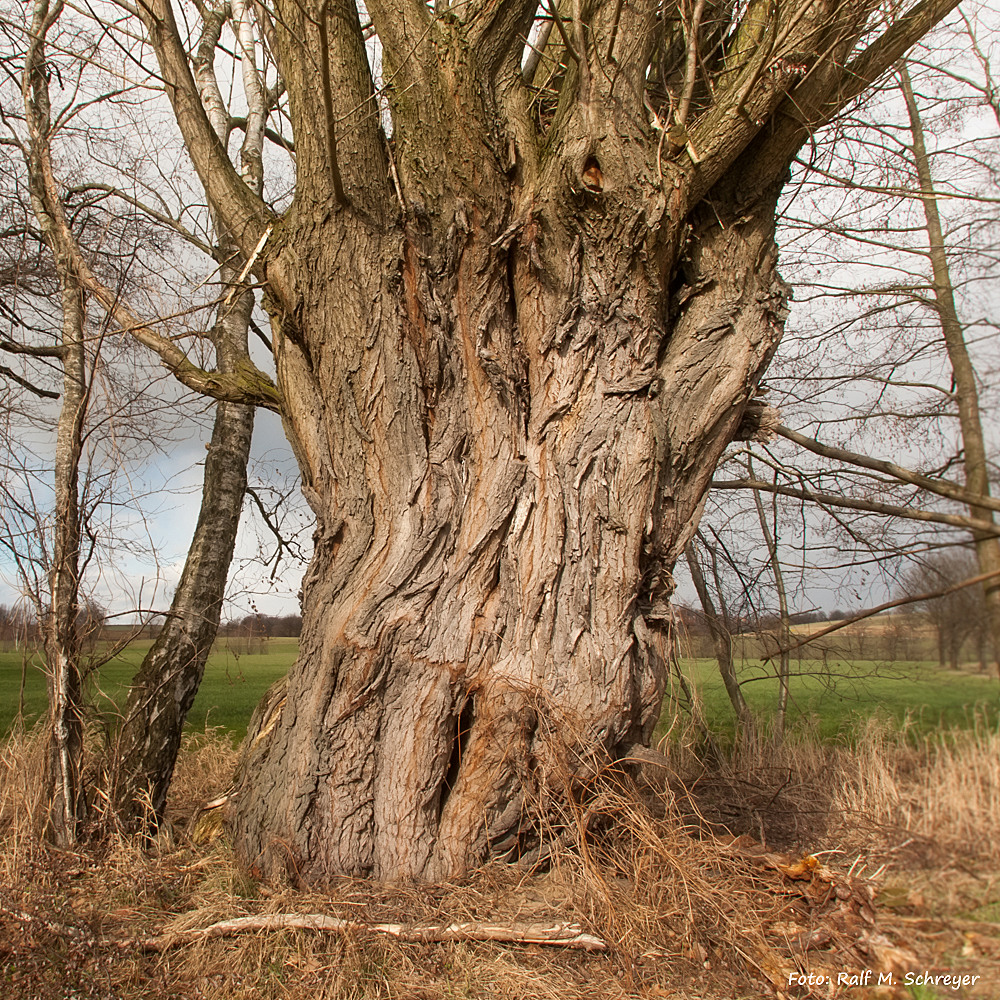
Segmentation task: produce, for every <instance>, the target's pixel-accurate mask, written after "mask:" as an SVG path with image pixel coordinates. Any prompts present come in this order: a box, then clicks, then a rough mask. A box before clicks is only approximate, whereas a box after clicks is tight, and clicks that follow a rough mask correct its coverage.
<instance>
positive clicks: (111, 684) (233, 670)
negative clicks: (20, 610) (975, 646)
mask: <svg viewBox="0 0 1000 1000" xmlns="http://www.w3.org/2000/svg"><path fill="white" fill-rule="evenodd" d="M148 648H149V642H148V641H146V642H137V643H135V644H134V645H133V646H131V647H130V648H129V649H128V650H127V651H126V652H124V653H123V654H121V655H120V656H118V657H116V658H115V659H113V660H111V661H110V662H108V663H106V664H105V665H104V666H103V667H101V669H100V671H99V672H98V673H97V674H95V675H92V677H91V678H90V681H89V683H90V688H91V691H92V694H93V699H92V700H93V703H94V704H95V706H96V708H95V711H100V710H107V709H108V708H109V703H110V702H117V701H118V699H120V698H121V697H122V696H123V693H124V691H125V688H126V685H127V684H128V682H129V679H130V678H131V676H132V674H133V673H134V671H135V668H136V666H137V665H138V663H139V662H140V660H141V659H142V656H143V654H144V653H145V652H146V650H147V649H148ZM297 650H298V641H297V640H296V639H271V640H269V641H268V644H267V650H266V651H265V652H263V653H254V654H248V653H243V654H242V655H235V654H234V653H233V652H232V651H231V650H230V649H228V647H227V642H226V640H221V641H220V642H219V643H218V644H217V646H216V650H215V652H214V653H213V654H212V656H211V657H210V659H209V662H208V665H207V667H206V669H205V680H204V682H203V683H202V686H201V690H200V691H199V692H198V697H197V699H196V701H195V704H194V708H193V709H192V711H191V715H190V718H189V720H188V726H189V727H190V728H192V729H195V730H201V729H204V728H205V727H206V725H207V726H221V727H222V728H224V729H226V730H228V731H229V732H231V733H232V734H233V737H234V739H239V738H242V736H243V735H244V733H245V732H246V727H247V723H248V722H249V720H250V715H251V713H252V712H253V709H254V707H255V706H256V704H257V702H258V701H259V700H260V698H261V696H262V695H263V693H264V692H265V691H266V690H267V688H268V687H269V686H270V685H271V684H272V683H273V682H274V681H275V680H277V679H278V678H279V677H281V676H282V675H283V674H284V673H286V672H287V670H288V668H289V667H290V666H291V665H292V662H293V661H294V659H295V654H296V652H297ZM39 662H40V661H39V660H38V659H37V657H36V658H34V659H33V660H32V661H31V662H29V664H28V669H27V671H26V674H25V691H24V719H25V723H26V725H29V726H30V725H31V724H32V723H33V722H34V721H35V720H36V719H37V718H38V717H39V716H40V715H41V714H42V712H44V710H45V678H44V675H43V674H42V672H41V669H40V668H39ZM21 666H22V657H21V654H20V653H17V652H0V733H5V732H7V731H8V730H9V728H10V726H11V724H12V722H13V721H14V719H15V717H16V715H17V711H18V700H19V688H20V681H21ZM683 668H684V670H685V672H686V674H687V676H688V678H689V680H690V681H691V684H692V686H693V688H694V690H695V691H696V692H697V697H698V699H699V701H700V703H701V706H702V710H703V712H704V715H705V718H706V720H707V721H708V723H709V724H710V725H711V727H712V728H713V730H716V731H718V732H719V733H720V734H722V735H723V736H725V734H726V733H727V732H730V733H731V732H732V728H733V713H732V710H731V708H730V707H729V702H728V700H727V698H726V693H725V689H724V688H723V686H722V682H721V681H720V679H719V675H718V670H717V668H716V665H715V661H714V660H708V659H699V660H687V661H684V663H683ZM792 671H793V674H796V675H800V676H793V678H792V686H791V704H790V711H789V723H790V725H793V726H794V725H795V724H796V723H797V722H798V721H801V720H805V722H806V723H808V724H809V725H811V726H814V727H815V728H816V730H817V732H818V734H819V735H820V736H821V737H823V738H824V739H831V738H834V737H837V736H838V735H842V734H845V733H849V732H850V731H851V730H852V729H853V728H854V727H855V725H856V724H857V721H858V720H859V719H863V718H867V717H869V716H871V715H874V714H876V713H878V714H881V715H884V716H886V717H888V718H891V719H894V720H896V721H897V722H900V721H902V720H903V719H904V718H907V717H910V718H911V719H912V721H913V723H914V726H915V728H916V729H917V731H919V732H928V731H932V730H934V729H937V728H940V727H951V726H959V727H961V726H963V725H966V724H969V723H970V720H971V719H972V717H973V715H974V714H976V713H979V715H980V716H983V715H985V716H986V718H987V719H989V720H992V721H995V720H996V719H997V718H998V716H1000V683H998V681H997V679H996V678H995V677H986V676H983V675H980V674H973V673H969V672H965V671H962V672H952V671H949V670H940V669H939V668H938V667H937V666H936V665H933V664H930V663H925V662H902V663H894V664H889V665H886V664H878V663H875V662H873V661H870V660H858V661H853V662H850V663H848V662H846V661H836V662H835V661H833V660H830V661H829V662H828V663H827V664H826V666H825V667H824V666H823V665H822V664H821V663H820V662H819V661H811V660H804V661H803V662H802V663H801V664H798V663H794V662H793V664H792ZM740 677H741V679H744V680H747V683H746V684H745V686H744V692H745V694H746V697H747V699H748V701H749V702H750V704H751V706H752V707H753V708H754V709H755V710H756V711H758V712H761V713H762V714H764V715H766V714H767V713H768V711H769V710H770V708H771V707H772V706H773V705H774V703H775V698H776V693H777V685H776V682H775V681H774V678H773V677H766V676H765V674H764V668H762V667H761V666H760V663H759V661H748V662H746V663H745V664H744V666H743V669H742V671H741V674H740ZM758 677H759V678H760V679H753V678H758ZM667 710H668V711H669V707H668V709H667Z"/></svg>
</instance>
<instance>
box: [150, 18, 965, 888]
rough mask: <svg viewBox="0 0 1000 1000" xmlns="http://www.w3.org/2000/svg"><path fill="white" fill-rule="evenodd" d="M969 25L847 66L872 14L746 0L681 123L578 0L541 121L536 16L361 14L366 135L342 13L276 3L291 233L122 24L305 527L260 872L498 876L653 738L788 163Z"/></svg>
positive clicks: (918, 27) (760, 297)
mask: <svg viewBox="0 0 1000 1000" xmlns="http://www.w3.org/2000/svg"><path fill="white" fill-rule="evenodd" d="M954 2H955V0H928V3H927V4H925V5H924V6H922V7H921V8H920V10H919V11H918V12H917V14H916V15H914V16H913V17H909V18H908V19H906V20H905V22H904V21H901V22H900V26H899V27H896V26H894V27H893V29H892V30H891V31H889V32H886V33H885V35H884V36H880V38H879V39H878V41H877V44H874V45H872V46H870V47H869V49H868V50H866V51H865V52H862V53H861V54H859V55H857V56H855V57H854V58H853V61H852V54H853V53H854V50H855V44H856V42H857V41H858V39H859V38H860V36H861V34H862V32H863V31H864V30H865V25H866V22H867V19H868V16H869V12H870V9H871V8H870V6H869V5H866V4H860V5H857V6H850V5H847V6H845V5H842V4H837V3H834V2H821V3H818V4H808V5H805V6H802V7H797V6H792V7H789V8H788V9H787V10H786V9H784V8H780V9H779V8H773V6H771V7H769V6H768V5H766V4H757V3H755V4H752V5H751V6H750V7H749V8H747V13H746V16H745V18H743V20H742V21H741V23H740V24H739V25H738V26H736V25H733V27H732V30H731V31H729V29H726V28H722V29H719V30H721V31H723V33H726V32H728V34H727V37H726V38H725V44H721V39H720V38H719V36H718V35H711V33H710V32H709V31H708V29H706V30H705V33H704V36H703V38H702V41H703V43H704V45H703V52H702V54H701V55H702V58H701V59H699V58H698V55H699V52H698V31H699V29H698V26H697V25H696V24H694V23H693V22H692V23H691V24H685V26H684V28H685V30H686V31H687V32H688V33H689V34H690V36H691V37H692V38H693V40H694V41H693V43H692V44H691V45H689V46H686V47H682V48H681V49H680V51H681V52H682V53H683V52H684V51H685V49H687V50H689V51H690V52H691V55H690V56H689V57H688V58H687V69H686V71H685V70H682V71H681V72H682V75H683V77H684V83H683V96H682V101H681V103H680V104H677V105H675V104H673V98H668V96H667V95H666V93H664V92H662V91H661V92H660V93H659V94H656V93H652V90H651V88H652V87H653V86H654V82H655V80H657V79H660V78H662V80H663V81H664V84H663V85H664V86H667V87H669V86H674V87H675V89H676V88H677V85H678V83H679V81H678V79H677V74H676V71H675V69H672V68H671V65H670V63H671V60H672V59H673V56H672V55H671V52H672V51H673V50H674V48H675V46H674V45H673V43H674V42H679V41H680V40H681V39H682V35H683V32H682V30H681V28H680V26H678V25H677V24H676V23H674V22H673V21H671V20H670V19H668V18H666V17H661V9H660V6H659V5H658V4H656V3H648V2H645V0H625V2H624V3H613V2H608V3H593V4H591V3H579V2H573V3H568V4H567V7H568V8H570V9H571V10H569V11H568V12H567V13H568V14H571V15H572V21H571V23H570V22H568V23H567V24H566V25H562V18H561V17H560V24H561V27H560V31H559V35H560V38H561V45H562V48H561V50H560V51H561V53H562V55H563V56H565V57H566V58H565V59H563V70H561V71H559V72H558V73H557V74H556V77H557V84H554V85H558V95H557V98H556V99H555V100H554V101H549V100H548V98H547V97H545V103H546V107H545V109H544V110H539V107H538V102H537V100H536V99H537V98H540V97H542V96H543V95H539V94H535V93H532V92H531V91H530V90H529V88H528V87H527V86H526V85H525V83H524V80H523V77H522V67H521V56H522V52H523V47H524V39H525V37H526V36H527V35H528V32H529V31H530V29H531V25H532V23H533V21H534V18H535V14H536V11H537V9H538V6H537V3H536V2H535V0H500V2H493V0H483V2H477V3H472V4H469V5H463V6H460V7H453V8H451V9H449V10H448V11H447V12H441V13H440V14H435V13H434V12H433V11H431V10H430V9H429V8H428V7H427V5H426V4H424V3H423V2H422V0H368V2H367V3H366V5H365V7H366V11H367V13H368V14H369V15H370V16H371V18H372V22H373V25H374V28H375V30H376V32H377V34H378V39H379V43H380V51H381V53H382V65H381V76H382V78H383V79H384V80H385V81H386V87H387V100H388V103H389V108H390V112H391V119H392V139H391V140H387V139H386V136H385V135H384V133H383V131H382V127H381V126H382V121H383V119H384V109H383V108H381V107H380V106H379V105H378V104H377V102H376V101H375V99H374V96H373V86H372V76H371V71H370V67H369V63H368V55H367V52H366V48H365V39H364V36H363V32H362V30H361V25H360V22H359V19H358V14H357V7H356V5H355V4H354V3H353V2H351V0H275V3H274V4H273V11H274V20H273V23H272V21H271V20H270V18H269V16H267V15H266V14H265V15H263V17H264V26H265V29H266V31H265V34H266V36H267V41H268V45H269V46H270V47H271V52H272V55H273V58H274V62H275V65H276V66H277V67H278V69H279V71H280V74H281V78H282V84H283V86H284V88H285V92H286V93H287V95H288V113H289V118H290V121H291V125H292V130H293V134H294V146H295V169H296V187H295V196H294V199H293V201H292V203H291V206H290V207H289V208H288V209H287V210H286V211H285V212H284V213H283V214H281V215H280V216H279V215H277V214H276V213H275V212H274V211H273V209H272V208H271V207H270V206H269V205H267V204H265V203H263V202H262V201H261V199H259V198H258V197H255V196H254V195H253V194H252V192H250V191H249V189H248V188H247V186H246V185H245V184H243V183H241V180H240V178H239V176H238V175H237V173H236V171H235V170H234V169H233V167H232V165H231V163H230V162H229V160H228V157H227V153H226V148H225V145H224V144H223V143H221V142H219V141H218V140H217V138H216V137H215V136H214V135H213V134H212V132H211V129H210V127H209V125H208V122H207V119H206V117H205V115H204V112H203V109H202V107H201V104H200V101H199V100H198V94H197V89H196V87H195V85H194V82H193V79H192V77H191V74H190V69H189V62H188V55H187V52H186V51H185V49H184V45H183V43H182V41H181V37H182V36H181V32H180V31H179V29H178V27H177V24H176V23H175V20H174V16H173V11H172V9H171V5H170V3H169V2H168V0H149V2H148V3H146V4H144V5H143V8H142V9H143V12H144V13H143V17H144V20H145V24H146V29H147V31H148V35H149V39H150V42H151V44H152V45H153V47H154V49H155V51H156V53H157V57H158V59H159V64H160V70H161V73H162V75H163V78H164V79H165V81H166V83H167V87H166V90H167V94H168V96H169V98H170V100H171V101H172V102H173V107H174V111H175V114H176V117H177V121H178V124H179V126H180V128H181V131H182V133H183V135H184V138H185V142H186V144H187V146H188V149H189V150H190V152H191V154H192V159H193V162H194V164H195V167H196V169H197V170H198V173H199V177H200V178H201V180H202V183H203V185H204V187H205V190H206V193H207V195H208V199H209V201H210V203H211V204H213V205H214V206H216V208H217V209H218V210H219V212H220V213H221V214H222V215H223V216H224V217H225V219H226V220H227V221H228V225H229V228H230V232H231V233H232V234H233V238H234V239H235V240H236V241H237V242H238V243H239V244H240V246H241V249H242V250H243V252H244V254H245V255H246V256H247V258H248V259H252V260H254V261H255V262H256V263H255V264H254V267H255V274H256V275H257V276H258V277H259V278H260V280H262V281H263V282H265V283H266V288H267V292H266V294H267V303H266V304H267V308H268V310H269V313H270V316H271V326H272V334H273V340H274V354H275V361H276V368H277V380H278V387H279V389H280V395H281V408H282V413H283V416H284V420H285V424H286V429H287V432H288V436H289V439H290V440H291V441H292V443H293V447H294V448H295V451H296V454H297V457H298V460H299V464H300V467H301V469H302V476H303V489H304V492H305V495H306V497H307V498H308V499H309V502H310V504H311V505H312V507H313V510H314V511H315V514H316V535H315V554H314V558H313V562H312V565H311V567H310V569H309V572H308V574H307V576H306V579H305V581H304V584H303V604H304V608H303V619H304V621H303V633H302V638H301V646H300V656H299V659H298V661H297V663H296V665H295V667H294V668H293V670H292V671H291V674H290V675H289V678H288V682H287V691H286V695H285V698H284V700H283V701H282V702H281V703H280V705H278V706H275V707H274V711H273V712H271V713H270V714H269V715H268V716H267V718H266V719H264V720H263V724H262V729H261V732H260V733H259V734H257V737H256V738H255V739H253V740H251V741H249V743H248V749H247V753H246V757H245V759H244V761H243V769H242V772H241V775H242V776H241V779H240V781H239V782H238V786H237V790H236V791H237V798H236V802H235V815H234V817H233V822H232V827H233V833H234V836H235V841H236V844H237V847H238V849H239V851H240V852H241V854H242V855H243V857H244V858H245V859H246V861H247V862H248V863H250V864H251V865H254V866H256V867H258V868H260V869H261V870H262V871H264V872H275V871H276V870H287V871H290V872H293V873H295V874H296V875H298V876H300V877H304V878H306V879H318V878H322V877H324V876H326V875H332V874H335V873H342V872H349V873H355V874H374V875H375V876H377V877H380V878H439V877H442V876H447V875H451V874H454V873H457V872H460V871H462V870H463V869H465V868H467V867H468V866H470V865H474V864H477V863H479V862H480V861H482V860H483V859H484V858H486V857H488V856H491V855H492V856H508V857H516V856H518V855H519V854H520V853H521V852H522V851H528V850H531V849H533V848H534V847H535V845H536V842H537V839H538V828H539V827H541V826H543V825H544V824H545V823H546V822H548V821H549V820H550V819H551V813H550V810H549V809H548V806H547V803H549V804H551V803H555V802H557V801H558V800H560V799H562V800H565V799H566V798H572V797H576V796H581V795H583V794H584V790H585V789H586V787H587V785H588V783H589V782H590V779H591V778H592V777H593V775H594V774H595V772H596V771H597V770H598V769H599V768H601V767H602V766H603V765H604V764H606V762H608V761H611V760H615V759H616V758H618V757H619V756H620V755H623V754H625V753H626V752H627V751H628V750H629V749H630V748H631V746H632V745H633V744H634V743H635V742H636V741H641V740H644V739H646V738H647V737H648V735H649V734H650V732H651V730H652V727H653V726H654V724H655V722H656V719H657V716H658V713H659V709H660V700H661V695H662V691H663V686H664V679H665V673H666V666H665V649H666V648H667V645H668V643H667V638H666V637H665V635H664V628H665V622H666V620H667V601H668V599H669V595H670V592H671V590H672V588H673V581H672V577H671V569H672V567H673V564H674V561H675V559H676V558H677V556H678V555H679V554H680V553H681V552H682V551H683V548H684V545H685V543H686V542H687V540H688V539H689V538H690V536H691V534H692V532H693V531H694V529H695V526H696V522H697V518H698V515H699V513H700V510H701V505H702V500H703V496H704V492H705V490H706V488H707V486H708V483H709V481H710V478H711V475H712V471H713V469H714V467H715V465H716V462H717V460H718V458H719V456H720V455H721V452H722V450H723V448H724V447H725V446H726V444H727V443H728V442H729V440H731V438H732V436H733V435H734V433H735V432H736V430H737V427H738V425H739V423H740V421H741V419H742V415H743V411H744V408H745V406H746V402H747V400H748V398H749V397H750V396H751V395H752V394H753V392H754V391H755V388H756V383H757V380H758V378H759V376H760V374H761V372H762V370H763V368H764V366H765V365H766V363H767V361H768V360H769V358H770V356H771V353H772V352H773V350H774V348H775V346H776V343H777V340H778V337H779V335H780V332H781V324H782V321H783V317H784V295H785V289H784V286H783V285H782V284H781V282H780V281H779V280H778V278H777V276H776V273H775V260H776V253H775V247H774V210H775V201H776V197H777V193H778V190H779V189H780V185H781V183H782V181H783V178H784V175H785V173H786V171H787V169H788V165H789V163H790V162H791V160H792V158H793V157H794V155H795V153H796V151H797V149H798V148H799V146H800V145H801V143H802V142H803V141H804V140H805V138H806V137H807V136H808V135H809V133H810V130H811V129H812V128H813V127H814V126H815V125H816V124H817V123H818V122H820V121H822V120H825V119H827V118H828V117H829V116H830V115H831V114H833V113H834V112H835V111H836V110H837V109H838V108H840V107H841V106H842V105H843V103H844V102H845V101H847V100H849V99H850V97H851V95H852V94H856V93H857V92H858V90H859V89H861V88H862V87H863V86H864V81H866V80H870V79H871V78H872V75H873V74H876V75H877V73H879V72H881V71H882V69H884V68H885V66H886V65H887V63H886V60H887V59H893V60H894V59H896V58H898V57H899V55H900V54H901V52H902V51H903V50H905V47H906V46H907V45H908V44H910V42H911V41H912V40H913V39H914V38H915V37H919V35H920V34H921V33H922V32H923V31H925V30H926V28H927V27H928V26H929V24H931V23H933V20H934V19H935V18H936V17H938V16H940V13H941V12H943V11H944V10H946V9H948V7H949V5H950V4H953V3H954ZM559 7H560V9H561V8H562V5H559ZM728 10H729V8H725V9H724V8H722V7H720V8H718V15H719V17H720V18H721V21H720V23H722V24H725V22H726V18H727V17H728ZM734 10H735V8H734ZM742 10H743V8H740V11H742ZM740 16H741V17H742V14H741V15H740ZM668 21H669V23H668ZM713 30H715V29H713ZM667 35H669V38H666V37H665V36H667ZM668 50H669V51H668ZM682 58H683V57H682ZM706 59H715V60H716V61H717V62H718V63H719V65H718V66H717V72H716V74H715V77H714V82H713V81H712V78H711V77H710V82H709V85H708V87H705V86H704V85H703V84H702V83H701V82H699V72H698V69H699V66H700V67H701V68H702V69H704V68H705V67H706V66H707V65H708V63H707V62H706ZM661 62H662V63H663V65H662V66H661V65H660V63H661ZM848 64H849V65H848ZM651 65H653V70H652V71H651V70H650V67H651ZM845 67H847V68H846V69H845ZM661 70H662V72H661ZM671 73H674V77H671ZM671 80H672V81H673V82H672V83H671ZM656 86H659V84H656ZM695 89H696V90H697V100H696V102H695V104H694V105H692V104H691V99H692V94H693V93H694V90H695ZM647 90H649V91H650V93H652V99H653V100H655V101H656V102H657V103H658V105H659V111H658V112H654V114H653V118H652V119H651V117H650V114H649V110H648V109H649V107H650V103H649V102H650V97H649V96H648V95H647ZM792 90H794V94H792V95H791V96H789V97H787V99H786V95H788V94H789V92H790V91H792ZM674 107H676V108H678V111H677V114H676V115H673V122H671V120H670V119H671V116H672V111H673V108H674ZM689 112H690V114H689ZM651 123H652V124H651ZM657 130H659V131H657Z"/></svg>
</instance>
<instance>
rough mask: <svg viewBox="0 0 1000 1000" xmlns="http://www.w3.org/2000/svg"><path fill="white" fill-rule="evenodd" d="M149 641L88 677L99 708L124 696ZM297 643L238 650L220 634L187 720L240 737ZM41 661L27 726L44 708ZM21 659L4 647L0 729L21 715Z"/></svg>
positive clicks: (34, 670) (28, 689) (31, 686)
mask: <svg viewBox="0 0 1000 1000" xmlns="http://www.w3.org/2000/svg"><path fill="white" fill-rule="evenodd" d="M149 646H150V642H149V641H148V640H147V641H144V642H136V643H134V644H133V645H132V646H130V647H129V648H128V649H127V650H126V651H125V652H124V653H122V654H121V655H119V656H117V657H116V658H115V659H113V660H111V661H110V662H108V663H106V664H104V665H103V666H102V667H101V668H100V671H99V672H98V673H97V674H96V675H92V676H91V677H90V678H89V681H88V683H89V687H90V690H91V692H92V694H93V699H92V700H93V702H94V704H95V706H96V709H95V710H98V711H99V710H101V709H104V710H106V709H107V708H108V707H109V703H110V702H117V701H118V700H119V699H120V698H122V697H123V695H124V692H125V690H126V688H127V685H128V683H129V681H130V680H131V678H132V675H133V674H134V673H135V670H136V667H137V666H138V665H139V663H140V662H141V661H142V657H143V656H144V655H145V653H146V650H148V649H149ZM298 648H299V644H298V640H297V639H270V640H268V643H267V651H266V652H264V653H254V654H248V653H243V654H242V655H239V656H237V655H234V653H233V652H231V651H230V650H229V649H228V647H227V643H226V640H225V639H222V640H220V641H219V642H218V643H216V646H215V650H214V651H213V653H212V655H211V656H210V657H209V659H208V663H207V664H206V666H205V679H204V680H203V681H202V685H201V688H200V690H199V691H198V697H197V698H196V699H195V703H194V707H193V708H192V709H191V714H190V715H189V716H188V726H189V727H190V728H192V729H195V730H202V729H204V728H205V727H206V725H207V726H221V727H222V728H224V729H227V730H229V731H230V732H231V733H232V734H233V736H234V738H237V739H241V738H242V737H243V735H244V734H245V733H246V728H247V723H248V722H249V721H250V715H251V714H252V712H253V710H254V708H255V706H256V705H257V702H258V701H260V699H261V697H262V695H263V694H264V692H265V691H266V690H267V689H268V687H270V685H271V684H272V683H274V681H276V680H277V679H278V678H279V677H282V676H283V675H284V674H286V673H287V672H288V668H289V667H291V665H292V663H293V662H294V660H295V655H296V653H297V652H298ZM40 662H41V661H40V659H39V658H37V657H35V658H34V659H33V660H32V662H31V663H29V666H28V669H27V671H26V674H25V691H24V720H25V724H26V725H27V726H30V725H31V724H32V723H33V722H34V721H35V720H36V719H38V717H39V716H40V715H41V714H42V713H43V712H44V711H45V677H44V674H43V673H42V671H41V669H40V667H39V664H40ZM21 665H22V656H21V654H20V653H3V652H0V733H6V732H7V731H8V730H9V729H10V726H11V723H12V722H13V721H14V719H15V717H16V715H17V711H18V700H19V697H18V695H19V690H20V685H21Z"/></svg>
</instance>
